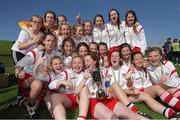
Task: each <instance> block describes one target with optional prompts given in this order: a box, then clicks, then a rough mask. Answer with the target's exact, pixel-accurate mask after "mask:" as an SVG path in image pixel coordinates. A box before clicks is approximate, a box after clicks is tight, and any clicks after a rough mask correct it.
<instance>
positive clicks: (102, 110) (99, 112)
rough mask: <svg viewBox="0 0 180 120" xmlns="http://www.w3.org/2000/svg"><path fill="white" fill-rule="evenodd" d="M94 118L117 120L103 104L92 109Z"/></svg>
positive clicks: (98, 104)
mask: <svg viewBox="0 0 180 120" xmlns="http://www.w3.org/2000/svg"><path fill="white" fill-rule="evenodd" d="M94 117H95V118H96V119H118V117H117V116H116V114H115V113H113V112H112V111H111V110H110V109H109V108H107V107H106V106H105V105H104V104H103V103H101V102H99V103H97V104H96V106H95V109H94Z"/></svg>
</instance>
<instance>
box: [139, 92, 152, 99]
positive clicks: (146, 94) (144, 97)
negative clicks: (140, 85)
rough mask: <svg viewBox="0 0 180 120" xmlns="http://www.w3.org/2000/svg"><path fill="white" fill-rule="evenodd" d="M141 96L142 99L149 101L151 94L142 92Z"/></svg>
mask: <svg viewBox="0 0 180 120" xmlns="http://www.w3.org/2000/svg"><path fill="white" fill-rule="evenodd" d="M139 97H140V99H141V100H142V101H147V100H148V99H149V98H150V97H151V96H150V95H149V94H148V93H144V92H142V93H140V95H139Z"/></svg>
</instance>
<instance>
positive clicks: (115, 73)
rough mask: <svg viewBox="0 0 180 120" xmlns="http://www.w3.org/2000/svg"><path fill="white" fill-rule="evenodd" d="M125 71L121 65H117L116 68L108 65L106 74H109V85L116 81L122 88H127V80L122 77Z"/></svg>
mask: <svg viewBox="0 0 180 120" xmlns="http://www.w3.org/2000/svg"><path fill="white" fill-rule="evenodd" d="M126 73H127V72H126V70H125V69H124V68H122V67H119V69H117V70H114V69H113V68H112V67H110V68H109V69H108V75H109V76H110V81H111V85H112V84H113V83H114V82H117V83H118V84H119V85H120V87H121V88H122V89H125V88H127V85H126V83H127V81H126V80H125V79H124V75H125V74H126Z"/></svg>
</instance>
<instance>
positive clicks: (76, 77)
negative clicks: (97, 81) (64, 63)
mask: <svg viewBox="0 0 180 120" xmlns="http://www.w3.org/2000/svg"><path fill="white" fill-rule="evenodd" d="M83 77H84V76H83V72H81V73H75V72H74V71H73V70H72V69H67V70H64V71H63V72H61V73H59V74H54V73H51V82H50V84H49V89H51V90H54V89H59V92H61V93H63V94H65V93H66V94H67V93H74V92H75V91H74V88H75V86H78V85H79V84H80V82H81V81H82V80H83ZM62 80H69V81H71V82H72V84H73V88H69V89H68V88H65V87H60V88H57V83H58V82H59V81H62Z"/></svg>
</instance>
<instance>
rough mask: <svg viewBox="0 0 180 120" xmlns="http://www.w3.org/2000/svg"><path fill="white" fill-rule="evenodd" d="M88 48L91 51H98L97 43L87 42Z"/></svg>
mask: <svg viewBox="0 0 180 120" xmlns="http://www.w3.org/2000/svg"><path fill="white" fill-rule="evenodd" d="M89 50H90V51H91V52H94V53H97V52H98V45H97V44H96V43H90V44H89Z"/></svg>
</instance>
